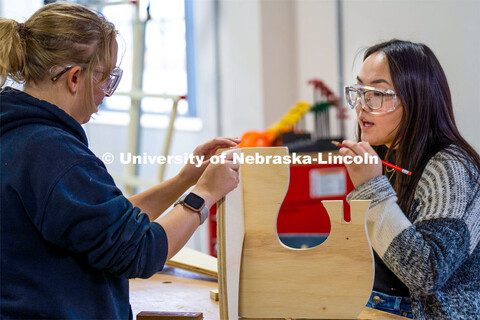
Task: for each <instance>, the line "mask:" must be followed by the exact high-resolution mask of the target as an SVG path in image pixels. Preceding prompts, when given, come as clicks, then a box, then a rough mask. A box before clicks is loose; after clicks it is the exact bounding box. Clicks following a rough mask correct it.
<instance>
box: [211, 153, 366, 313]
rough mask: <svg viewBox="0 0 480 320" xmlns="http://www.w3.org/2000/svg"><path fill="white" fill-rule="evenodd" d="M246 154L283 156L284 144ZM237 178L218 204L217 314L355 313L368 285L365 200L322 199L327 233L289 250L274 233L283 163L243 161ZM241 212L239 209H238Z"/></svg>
mask: <svg viewBox="0 0 480 320" xmlns="http://www.w3.org/2000/svg"><path fill="white" fill-rule="evenodd" d="M235 152H243V153H244V155H245V156H246V155H255V153H258V154H259V155H262V156H267V155H272V156H282V157H283V156H287V155H288V150H287V148H284V147H275V148H244V149H238V150H235ZM240 175H241V179H240V180H241V184H240V185H239V187H237V188H236V189H235V190H234V191H232V192H231V193H229V194H228V195H227V196H226V197H225V198H224V199H222V200H221V201H220V202H219V204H218V210H217V234H218V235H217V239H218V270H219V291H220V318H221V319H224V320H227V319H229V320H232V319H238V317H244V318H283V319H285V318H297V319H353V318H356V317H357V316H358V315H359V314H360V312H361V311H362V309H363V308H364V306H365V304H366V302H367V301H368V297H369V296H370V292H371V290H372V285H373V275H374V273H373V272H374V270H373V255H372V250H371V247H370V243H369V240H368V237H367V233H366V227H365V216H366V213H367V210H368V206H369V203H370V201H352V202H351V211H352V214H351V222H349V223H346V222H345V221H344V220H343V208H342V201H323V204H324V206H325V207H326V209H327V211H328V214H329V216H330V222H331V232H330V235H329V237H328V238H327V240H326V241H325V242H324V243H322V244H321V245H319V246H317V247H314V248H309V249H292V248H288V247H286V246H285V245H283V244H282V243H281V242H280V240H279V239H278V236H277V233H276V220H277V216H278V212H279V209H280V206H281V204H282V202H283V199H284V197H285V194H286V192H287V189H288V181H289V166H288V165H287V164H269V165H267V164H263V165H262V164H255V165H251V164H241V167H240ZM242 212H243V214H242Z"/></svg>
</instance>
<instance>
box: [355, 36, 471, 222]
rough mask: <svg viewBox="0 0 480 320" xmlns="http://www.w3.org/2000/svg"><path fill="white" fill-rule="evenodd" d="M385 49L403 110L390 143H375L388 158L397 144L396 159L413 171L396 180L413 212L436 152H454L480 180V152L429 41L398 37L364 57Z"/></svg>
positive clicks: (406, 207) (404, 207)
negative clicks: (464, 131) (460, 119)
mask: <svg viewBox="0 0 480 320" xmlns="http://www.w3.org/2000/svg"><path fill="white" fill-rule="evenodd" d="M380 51H381V52H383V53H384V54H385V56H386V58H387V61H388V65H389V69H390V74H391V77H392V81H393V87H394V89H395V92H396V93H397V97H398V98H399V99H400V102H401V104H402V107H403V116H402V119H401V121H400V125H399V129H398V132H397V134H396V136H395V137H394V140H393V142H392V145H391V146H390V148H389V149H387V148H385V147H384V146H383V147H376V148H375V149H376V150H377V152H378V153H379V155H380V157H382V158H383V159H385V158H387V157H389V156H390V154H391V153H392V151H393V150H395V162H396V164H397V165H399V166H400V167H402V168H407V169H408V170H410V171H412V175H411V176H407V175H403V174H397V176H396V180H395V190H396V192H397V196H398V204H399V206H400V208H402V210H403V212H405V214H408V212H409V209H410V206H411V204H412V201H413V196H414V192H415V188H416V186H417V184H418V181H419V180H420V176H421V175H422V173H423V170H424V169H425V166H426V165H427V162H428V161H429V160H430V158H431V157H432V156H433V155H435V154H436V153H437V152H439V151H441V150H444V151H446V152H449V153H451V154H452V155H453V156H455V157H456V158H457V159H459V160H460V162H461V163H463V164H464V165H465V167H466V169H467V170H468V172H469V173H470V174H471V175H472V176H473V177H474V179H475V180H476V181H477V182H478V178H477V177H478V172H480V157H479V155H478V153H477V152H476V151H475V150H474V149H473V148H472V146H470V144H468V142H467V141H465V139H464V138H463V137H462V136H461V135H460V133H459V131H458V129H457V126H456V124H455V119H454V116H453V108H452V98H451V95H450V89H449V86H448V82H447V78H446V76H445V73H444V72H443V69H442V67H441V65H440V62H439V61H438V59H437V58H436V57H435V55H434V54H433V52H432V50H431V49H430V48H429V47H427V46H426V45H425V44H421V43H413V42H409V41H401V40H397V39H394V40H390V41H387V42H383V43H379V44H376V45H374V46H372V47H370V48H368V49H367V50H366V52H365V55H364V61H365V59H366V58H367V57H368V56H370V55H371V54H373V53H376V52H380ZM451 145H454V146H456V150H455V151H454V152H452V151H451V149H450V150H445V149H446V148H447V147H449V146H451ZM465 161H468V162H471V163H472V164H473V167H474V168H475V169H476V171H477V173H475V172H472V171H471V169H469V167H468V166H467V165H466V163H465ZM470 167H471V166H470Z"/></svg>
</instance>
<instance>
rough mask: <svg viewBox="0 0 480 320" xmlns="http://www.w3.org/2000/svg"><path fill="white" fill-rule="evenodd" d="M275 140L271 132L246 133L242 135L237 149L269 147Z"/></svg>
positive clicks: (274, 135)
mask: <svg viewBox="0 0 480 320" xmlns="http://www.w3.org/2000/svg"><path fill="white" fill-rule="evenodd" d="M276 138H277V137H276V134H275V133H274V132H271V131H263V132H261V131H247V132H245V133H244V134H243V135H242V138H241V140H242V141H241V142H240V144H239V145H238V147H239V148H245V147H271V146H273V142H274V141H275V139H276Z"/></svg>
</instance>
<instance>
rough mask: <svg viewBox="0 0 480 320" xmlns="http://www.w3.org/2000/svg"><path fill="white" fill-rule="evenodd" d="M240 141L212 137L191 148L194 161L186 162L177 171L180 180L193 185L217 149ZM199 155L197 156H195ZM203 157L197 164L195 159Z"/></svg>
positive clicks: (229, 146)
mask: <svg viewBox="0 0 480 320" xmlns="http://www.w3.org/2000/svg"><path fill="white" fill-rule="evenodd" d="M239 143H240V139H239V138H215V139H212V140H210V141H208V142H206V143H204V144H202V145H199V146H198V147H196V148H195V150H193V153H192V154H193V155H194V156H195V157H196V158H195V163H187V164H186V165H185V166H184V167H183V168H182V170H181V171H180V173H179V177H180V179H181V180H183V181H186V183H187V185H188V186H193V185H194V184H196V183H197V181H198V179H199V178H200V176H201V175H202V173H203V172H204V171H205V168H207V166H208V164H209V163H210V158H211V157H212V156H213V155H215V153H216V152H217V150H218V149H221V148H232V147H235V146H237V145H238V144H239ZM197 157H199V158H197ZM200 157H203V162H202V163H201V165H200V166H198V163H197V159H200Z"/></svg>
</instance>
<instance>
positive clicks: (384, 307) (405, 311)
mask: <svg viewBox="0 0 480 320" xmlns="http://www.w3.org/2000/svg"><path fill="white" fill-rule="evenodd" d="M367 307H370V308H373V309H378V310H381V311H385V312H389V313H393V314H396V315H399V316H402V317H407V318H410V319H413V316H412V303H411V302H410V298H406V297H396V296H391V295H388V294H386V293H382V292H378V291H372V294H371V295H370V299H368V302H367Z"/></svg>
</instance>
